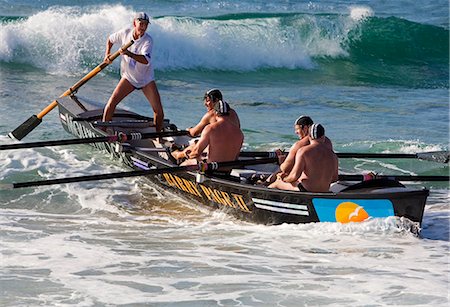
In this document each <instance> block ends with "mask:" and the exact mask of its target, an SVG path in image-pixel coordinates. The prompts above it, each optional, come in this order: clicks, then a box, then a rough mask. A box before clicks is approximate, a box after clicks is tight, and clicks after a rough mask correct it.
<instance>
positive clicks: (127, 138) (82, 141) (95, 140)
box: [0, 130, 189, 150]
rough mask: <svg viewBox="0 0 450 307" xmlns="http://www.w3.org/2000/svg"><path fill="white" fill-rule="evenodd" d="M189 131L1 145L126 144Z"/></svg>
mask: <svg viewBox="0 0 450 307" xmlns="http://www.w3.org/2000/svg"><path fill="white" fill-rule="evenodd" d="M188 134H189V131H187V130H177V131H162V132H148V133H130V134H125V133H119V134H117V135H109V136H99V137H90V138H81V139H80V138H77V139H67V140H56V141H42V142H29V143H17V144H6V145H0V150H11V149H25V148H39V147H50V146H62V145H76V144H91V143H103V142H108V143H112V142H120V143H123V142H126V141H133V140H141V139H155V138H161V137H168V136H182V135H188Z"/></svg>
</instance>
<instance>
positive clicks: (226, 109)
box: [214, 100, 230, 115]
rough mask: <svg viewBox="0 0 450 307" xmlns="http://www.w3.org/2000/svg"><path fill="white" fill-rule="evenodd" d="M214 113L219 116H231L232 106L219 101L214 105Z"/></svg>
mask: <svg viewBox="0 0 450 307" xmlns="http://www.w3.org/2000/svg"><path fill="white" fill-rule="evenodd" d="M214 111H216V113H217V115H228V114H230V105H229V104H228V103H227V102H226V101H223V100H219V101H217V102H216V104H215V105H214Z"/></svg>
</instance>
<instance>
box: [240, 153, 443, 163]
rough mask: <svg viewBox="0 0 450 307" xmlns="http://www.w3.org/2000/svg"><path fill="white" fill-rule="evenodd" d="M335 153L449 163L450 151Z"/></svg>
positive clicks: (271, 154) (257, 154) (361, 156)
mask: <svg viewBox="0 0 450 307" xmlns="http://www.w3.org/2000/svg"><path fill="white" fill-rule="evenodd" d="M336 155H337V156H338V157H339V158H375V159H380V158H381V159H386V158H390V159H420V160H426V161H433V162H439V163H449V160H450V153H449V152H448V151H431V152H419V153H414V154H405V153H359V152H338V153H336ZM240 156H241V157H273V156H276V153H275V152H264V151H262V152H258V151H243V152H241V153H240Z"/></svg>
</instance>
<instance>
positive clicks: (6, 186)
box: [0, 158, 278, 190]
mask: <svg viewBox="0 0 450 307" xmlns="http://www.w3.org/2000/svg"><path fill="white" fill-rule="evenodd" d="M277 161H278V159H277V158H255V159H249V160H237V161H228V162H211V163H203V162H201V163H199V164H198V165H189V166H174V167H165V168H155V169H149V170H136V171H129V172H118V173H109V174H99V175H87V176H78V177H66V178H59V179H49V180H39V181H28V182H18V183H2V184H0V190H11V189H19V188H27V187H35V186H44V185H53V184H63V183H73V182H82V181H95V180H105V179H117V178H127V177H137V176H149V175H158V174H164V173H180V172H187V171H201V172H206V171H214V170H217V169H220V168H222V167H240V166H245V165H257V164H267V163H275V162H277Z"/></svg>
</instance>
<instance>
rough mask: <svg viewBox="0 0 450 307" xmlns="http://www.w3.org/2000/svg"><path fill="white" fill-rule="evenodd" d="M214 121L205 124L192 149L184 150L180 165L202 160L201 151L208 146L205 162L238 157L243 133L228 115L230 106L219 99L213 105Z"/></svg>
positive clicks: (229, 159) (222, 160)
mask: <svg viewBox="0 0 450 307" xmlns="http://www.w3.org/2000/svg"><path fill="white" fill-rule="evenodd" d="M214 117H215V119H214V120H215V122H214V123H212V124H209V125H207V126H206V127H205V128H204V129H203V131H202V133H201V136H200V139H199V141H198V142H197V143H196V144H195V145H194V146H193V148H192V150H187V151H184V154H185V157H186V158H187V160H186V161H184V162H183V163H182V164H181V165H193V164H197V163H198V162H199V161H203V158H202V153H203V152H204V151H205V149H206V148H207V147H208V155H207V158H206V162H208V163H209V162H224V161H234V160H236V159H237V158H238V157H239V153H240V151H241V147H242V143H243V142H244V134H243V133H242V131H241V129H240V127H239V126H238V125H237V124H236V122H235V121H234V120H233V118H232V117H231V116H230V106H229V105H228V103H226V102H225V101H222V100H219V101H218V102H217V103H216V104H215V106H214Z"/></svg>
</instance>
